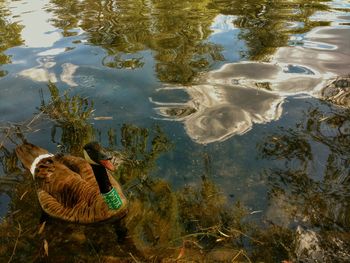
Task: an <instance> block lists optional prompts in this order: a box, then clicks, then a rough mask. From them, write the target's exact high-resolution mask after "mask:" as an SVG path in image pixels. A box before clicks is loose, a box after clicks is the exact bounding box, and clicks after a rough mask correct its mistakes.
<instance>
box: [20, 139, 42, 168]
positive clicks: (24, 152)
mask: <svg viewBox="0 0 350 263" xmlns="http://www.w3.org/2000/svg"><path fill="white" fill-rule="evenodd" d="M48 153H49V152H48V151H47V150H45V149H43V148H40V147H38V146H35V145H34V144H31V143H29V142H25V143H23V144H21V145H20V146H17V148H16V154H17V157H18V159H19V160H20V161H21V162H22V164H23V166H24V167H25V168H26V169H28V170H30V168H31V166H32V164H33V162H34V160H35V159H36V158H37V157H38V156H39V155H43V154H48Z"/></svg>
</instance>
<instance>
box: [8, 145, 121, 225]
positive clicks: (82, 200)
mask: <svg viewBox="0 0 350 263" xmlns="http://www.w3.org/2000/svg"><path fill="white" fill-rule="evenodd" d="M15 152H16V155H17V157H18V159H19V160H20V162H21V163H22V164H23V166H24V168H26V169H28V170H29V171H30V173H31V174H32V177H33V179H34V182H35V188H36V193H37V196H38V200H39V203H40V205H41V208H42V210H43V211H44V212H45V213H46V214H47V215H49V216H51V217H53V218H58V219H61V220H64V221H68V222H72V223H81V224H89V223H97V222H102V221H114V220H118V219H121V218H123V217H124V216H125V215H126V214H127V207H128V200H127V198H126V197H125V195H124V193H123V191H122V187H121V186H120V184H119V183H118V182H117V180H116V179H114V178H113V176H112V175H111V174H110V173H109V171H114V170H115V167H114V165H113V164H112V162H111V159H112V157H111V155H109V154H108V153H107V151H106V150H105V149H104V148H103V147H102V146H101V145H100V144H99V143H98V142H89V143H88V144H86V145H85V146H84V147H83V155H84V158H81V157H77V156H73V155H63V154H56V155H55V154H52V153H49V152H48V151H47V150H45V149H43V148H41V147H39V146H36V145H34V144H31V143H29V142H26V141H25V142H23V143H22V144H21V145H19V146H17V147H16V149H15ZM107 170H108V171H107Z"/></svg>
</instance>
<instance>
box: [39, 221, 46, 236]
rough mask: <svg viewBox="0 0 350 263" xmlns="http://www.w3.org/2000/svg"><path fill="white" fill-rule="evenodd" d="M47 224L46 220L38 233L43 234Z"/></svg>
mask: <svg viewBox="0 0 350 263" xmlns="http://www.w3.org/2000/svg"><path fill="white" fill-rule="evenodd" d="M45 225H46V221H44V223H42V224H41V226H40V228H39V231H38V234H39V235H40V234H42V233H43V232H44V229H45Z"/></svg>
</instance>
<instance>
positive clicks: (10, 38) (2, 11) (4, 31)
mask: <svg viewBox="0 0 350 263" xmlns="http://www.w3.org/2000/svg"><path fill="white" fill-rule="evenodd" d="M9 14H10V12H9V10H8V9H7V8H6V3H4V1H3V0H0V78H1V77H3V76H5V75H6V74H7V72H6V71H5V70H1V66H2V65H4V64H8V63H11V57H10V56H9V55H6V54H5V53H4V51H6V50H7V49H9V48H11V47H15V46H19V45H22V44H23V40H22V38H21V31H22V28H23V26H21V25H19V24H18V23H17V22H12V23H11V22H9V21H8V19H7V16H8V15H9Z"/></svg>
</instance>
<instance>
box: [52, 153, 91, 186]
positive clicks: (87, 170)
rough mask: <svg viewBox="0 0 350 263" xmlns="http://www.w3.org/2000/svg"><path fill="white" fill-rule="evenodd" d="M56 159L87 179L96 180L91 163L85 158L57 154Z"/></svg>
mask: <svg viewBox="0 0 350 263" xmlns="http://www.w3.org/2000/svg"><path fill="white" fill-rule="evenodd" d="M55 160H56V161H57V162H60V163H62V164H63V165H65V166H66V167H68V168H69V169H70V170H72V171H73V172H75V173H77V174H79V175H80V177H81V178H82V179H84V180H86V181H89V182H90V181H95V180H96V179H95V175H94V172H93V170H92V168H91V165H90V164H89V163H88V162H87V161H86V160H85V159H83V158H80V157H76V156H72V155H62V156H56V157H55Z"/></svg>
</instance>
